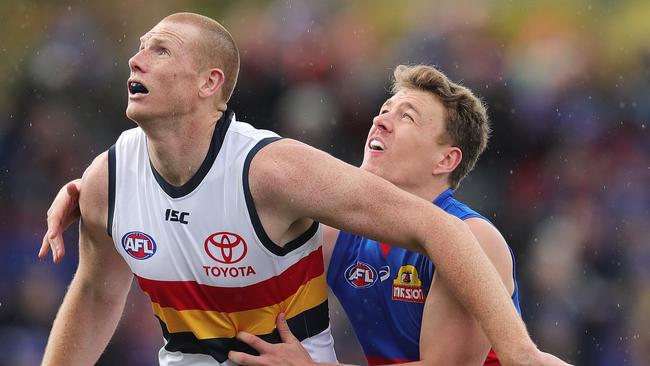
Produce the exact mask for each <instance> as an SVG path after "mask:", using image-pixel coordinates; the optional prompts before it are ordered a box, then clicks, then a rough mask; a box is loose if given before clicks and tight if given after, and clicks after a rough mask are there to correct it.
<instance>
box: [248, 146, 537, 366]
mask: <svg viewBox="0 0 650 366" xmlns="http://www.w3.org/2000/svg"><path fill="white" fill-rule="evenodd" d="M249 179H250V188H251V193H252V195H253V200H254V202H255V205H256V207H257V209H258V212H260V211H262V212H263V213H264V212H266V213H267V214H266V215H264V214H263V215H261V216H262V217H261V219H262V224H263V225H264V227H265V228H268V227H289V226H290V225H291V224H292V223H294V222H297V221H299V220H302V219H304V218H312V219H314V220H317V221H320V222H322V223H324V224H327V225H330V226H333V227H337V228H341V229H344V230H346V231H349V232H353V233H356V234H359V235H362V236H366V237H370V238H373V239H376V240H379V241H384V242H390V243H393V244H395V245H398V246H401V247H404V248H406V249H409V250H413V251H419V252H425V253H426V255H427V256H428V257H429V258H431V260H432V261H433V262H434V263H435V264H436V270H437V271H438V272H439V274H440V276H441V277H443V278H445V280H446V282H447V283H448V285H449V288H450V289H451V291H452V293H453V294H454V296H455V297H456V298H458V299H459V300H460V301H461V302H462V303H463V304H464V305H465V307H466V308H467V309H468V311H469V312H470V313H471V314H472V315H473V316H475V317H476V318H477V319H478V321H479V323H480V325H481V327H482V328H483V330H484V331H485V333H486V334H487V336H488V338H489V339H490V341H491V343H492V345H493V347H494V348H495V350H496V351H497V353H498V354H499V356H500V357H501V360H502V363H504V364H506V365H527V364H535V365H541V364H543V363H540V362H539V361H540V357H541V352H539V350H538V349H537V347H536V346H535V345H534V343H533V342H532V340H531V339H530V337H529V336H528V332H527V331H526V328H525V326H524V324H523V321H522V320H521V318H520V317H519V314H518V313H517V311H516V309H515V307H514V306H513V304H512V301H511V299H510V296H509V294H508V292H507V291H506V289H505V287H504V286H503V284H502V283H501V280H500V279H499V275H498V273H497V272H496V270H495V269H494V267H493V266H492V265H491V264H490V262H489V260H488V258H487V256H486V255H485V253H484V252H483V251H482V250H481V248H480V246H479V244H478V243H477V241H476V239H475V238H474V236H473V235H472V233H471V232H470V230H469V229H468V227H467V225H466V224H464V223H463V222H462V221H460V220H459V219H457V218H454V217H451V216H450V215H448V214H446V213H445V212H444V211H442V210H440V209H439V208H438V207H435V206H434V205H432V204H431V203H430V202H427V201H425V200H423V199H421V198H418V197H416V196H414V195H411V194H409V193H406V192H404V191H402V190H400V189H398V188H397V187H395V186H394V185H392V184H390V183H389V182H387V181H385V180H383V179H381V178H379V177H377V176H374V175H372V174H370V173H368V172H364V171H362V170H360V169H358V168H354V167H352V166H350V165H348V164H345V163H343V162H342V161H340V160H337V159H334V158H333V157H331V156H330V155H328V154H326V153H324V152H322V151H319V150H316V149H314V148H311V147H309V146H307V145H304V144H302V143H299V142H297V141H292V140H280V141H277V142H274V143H271V144H269V145H268V146H266V147H265V148H263V149H262V150H260V152H259V153H258V154H257V155H256V156H255V158H253V161H252V163H251V168H250V173H249ZM269 212H273V213H274V216H271V215H268V213H269ZM281 220H286V222H281ZM275 234H276V235H277V233H275ZM271 235H274V233H271ZM278 236H279V235H278ZM488 295H489V296H488Z"/></svg>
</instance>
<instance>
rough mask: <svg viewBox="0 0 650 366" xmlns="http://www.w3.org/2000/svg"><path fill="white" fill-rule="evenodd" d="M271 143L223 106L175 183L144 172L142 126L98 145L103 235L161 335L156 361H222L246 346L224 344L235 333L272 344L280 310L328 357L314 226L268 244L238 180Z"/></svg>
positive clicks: (271, 137) (268, 135)
mask: <svg viewBox="0 0 650 366" xmlns="http://www.w3.org/2000/svg"><path fill="white" fill-rule="evenodd" d="M278 138H279V137H278V136H277V135H275V134H274V133H272V132H269V131H263V130H256V129H254V128H252V127H251V126H250V125H247V124H245V123H241V122H237V121H235V119H234V114H232V113H231V112H227V113H225V114H224V117H223V118H222V119H221V120H220V121H219V122H218V124H217V128H216V130H215V132H214V136H213V140H212V143H211V146H210V149H209V152H208V155H207V156H206V159H205V161H204V162H203V164H202V165H201V167H200V168H199V170H198V172H197V173H196V174H195V176H194V177H192V178H191V179H190V181H189V182H188V183H186V184H185V185H183V186H182V187H175V186H172V185H170V184H168V183H167V182H166V181H165V180H164V179H163V178H162V177H161V176H160V174H158V173H157V172H156V170H155V169H154V168H153V166H152V165H151V163H150V161H149V157H148V153H147V147H146V137H145V135H144V132H143V131H142V130H141V129H139V128H136V129H132V130H129V131H126V132H125V133H124V134H122V136H121V137H120V138H119V139H118V142H117V143H116V144H115V145H114V147H112V148H111V149H110V150H109V187H110V189H109V206H110V212H109V225H108V227H109V234H110V235H111V236H112V237H113V241H114V242H115V245H116V248H117V250H118V252H120V254H121V255H122V256H123V257H124V259H125V261H126V262H127V263H128V264H129V266H130V267H131V270H132V271H133V272H134V274H135V275H136V279H137V281H138V283H139V285H140V287H141V288H142V289H143V290H144V291H145V292H146V293H147V294H148V295H149V297H150V298H151V301H152V307H153V311H154V314H155V316H156V317H157V318H158V320H159V321H160V325H161V328H162V332H163V336H164V338H165V345H164V347H163V348H161V350H160V353H159V359H160V363H161V365H190V364H191V365H213V364H216V363H217V362H220V363H224V362H226V360H227V353H228V351H229V350H232V349H235V350H244V351H248V352H251V353H254V352H253V351H252V349H250V348H249V347H247V346H245V345H244V344H243V343H241V342H239V341H238V340H236V339H235V335H236V334H237V332H238V331H247V332H250V333H253V334H256V335H258V336H260V337H261V338H263V339H265V340H267V341H271V342H279V341H280V339H279V336H278V333H277V330H276V329H275V319H276V317H277V315H278V314H279V313H280V312H285V313H286V314H287V321H288V323H289V326H290V327H291V329H292V331H293V332H294V334H295V335H296V337H298V338H299V339H300V340H301V341H302V342H303V344H304V345H305V347H306V348H307V350H308V351H310V354H311V355H312V357H314V358H315V359H318V360H321V361H330V362H333V361H335V357H334V352H333V347H332V343H333V342H332V339H331V334H330V330H329V316H328V307H327V293H326V285H325V279H324V274H323V273H324V271H323V259H322V249H321V243H322V234H321V230H320V228H319V225H318V224H317V223H314V225H312V226H311V227H310V228H309V229H308V230H307V231H306V232H305V233H304V234H303V235H301V236H300V237H299V238H297V239H296V240H294V241H293V242H291V243H289V244H287V245H286V246H285V247H284V248H282V247H279V246H277V245H275V244H274V243H273V242H272V241H271V240H270V239H269V238H268V236H267V235H266V233H265V232H264V229H263V228H262V225H261V223H260V220H259V217H258V216H257V213H256V210H255V205H254V203H253V200H252V196H251V193H250V190H249V187H248V169H249V166H250V161H251V159H252V158H253V156H254V155H255V153H256V152H257V151H259V150H260V149H261V148H262V147H264V146H266V145H267V144H268V143H271V142H273V141H275V140H277V139H278Z"/></svg>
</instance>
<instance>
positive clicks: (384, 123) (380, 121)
mask: <svg viewBox="0 0 650 366" xmlns="http://www.w3.org/2000/svg"><path fill="white" fill-rule="evenodd" d="M390 114H391V113H390V112H386V113H381V114H379V115H377V116H375V118H373V119H372V124H373V125H374V126H375V127H376V128H378V129H380V130H384V131H387V132H392V131H393V124H392V121H391V119H390V118H391V117H390Z"/></svg>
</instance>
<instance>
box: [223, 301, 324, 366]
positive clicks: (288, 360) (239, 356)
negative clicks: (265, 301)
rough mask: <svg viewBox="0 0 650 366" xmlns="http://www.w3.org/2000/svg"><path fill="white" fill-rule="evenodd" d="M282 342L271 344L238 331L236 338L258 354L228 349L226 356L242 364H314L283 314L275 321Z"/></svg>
mask: <svg viewBox="0 0 650 366" xmlns="http://www.w3.org/2000/svg"><path fill="white" fill-rule="evenodd" d="M276 324H277V327H278V332H279V333H280V338H281V339H282V343H278V344H271V343H268V342H265V341H263V340H262V339H260V338H259V337H257V336H254V335H252V334H250V333H246V332H239V333H238V334H237V339H239V340H240V341H242V342H244V343H246V344H248V345H249V346H251V347H253V348H255V349H256V350H257V351H258V352H259V353H260V355H259V356H253V355H249V354H247V353H243V352H236V351H230V352H228V358H229V359H230V360H232V361H234V362H235V363H237V364H239V365H243V366H311V365H316V362H314V361H313V360H312V359H311V357H310V356H309V353H307V351H306V350H305V349H304V348H303V347H302V344H300V341H299V340H298V339H297V338H296V337H295V336H294V335H293V334H292V333H291V330H290V329H289V325H287V321H286V319H285V315H284V314H282V313H281V314H280V315H278V319H277V321H276Z"/></svg>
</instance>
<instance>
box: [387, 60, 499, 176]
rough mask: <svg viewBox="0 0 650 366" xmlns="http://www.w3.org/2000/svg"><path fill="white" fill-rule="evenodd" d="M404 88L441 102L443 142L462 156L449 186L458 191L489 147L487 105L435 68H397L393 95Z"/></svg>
mask: <svg viewBox="0 0 650 366" xmlns="http://www.w3.org/2000/svg"><path fill="white" fill-rule="evenodd" d="M403 88H409V89H416V90H423V91H427V92H430V93H431V94H433V95H435V96H436V97H438V98H439V99H440V101H441V102H442V104H443V106H444V108H445V123H446V126H445V130H446V134H445V135H446V136H444V138H445V140H446V141H441V142H447V143H451V144H452V145H453V146H456V147H458V148H459V149H460V150H461V151H462V153H463V158H462V160H461V162H460V164H458V167H456V169H454V171H453V172H451V174H450V175H449V185H450V186H451V187H452V188H453V189H457V188H458V186H459V185H460V182H461V181H462V180H463V178H465V177H466V176H467V174H469V172H470V171H471V170H472V169H473V168H474V165H475V164H476V162H477V161H478V158H479V156H481V154H482V153H483V151H485V148H486V147H487V143H488V140H489V137H490V133H491V129H490V121H489V119H488V115H487V110H486V108H485V105H484V104H483V102H482V101H481V100H480V99H479V98H478V97H476V96H475V95H474V94H473V93H472V91H471V90H469V89H467V88H466V87H464V86H462V85H459V84H456V83H454V82H452V81H451V80H449V78H448V77H447V76H446V75H445V74H443V73H442V72H440V71H439V70H437V69H436V68H435V67H433V66H428V65H415V66H406V65H399V66H397V67H396V68H395V70H394V72H393V82H392V87H391V92H392V93H393V94H395V93H397V92H398V91H400V90H401V89H403Z"/></svg>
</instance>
